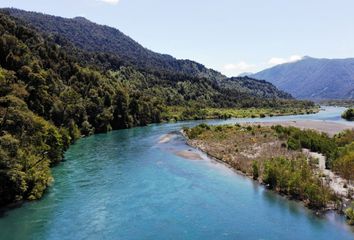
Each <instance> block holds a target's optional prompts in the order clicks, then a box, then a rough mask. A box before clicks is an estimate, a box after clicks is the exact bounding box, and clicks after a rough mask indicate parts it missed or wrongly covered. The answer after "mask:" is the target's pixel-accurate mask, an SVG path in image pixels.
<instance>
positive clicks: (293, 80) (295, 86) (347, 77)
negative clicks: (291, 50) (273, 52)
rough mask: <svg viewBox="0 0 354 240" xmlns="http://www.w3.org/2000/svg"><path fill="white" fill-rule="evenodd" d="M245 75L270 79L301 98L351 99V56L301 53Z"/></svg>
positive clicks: (353, 94) (353, 81)
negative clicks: (288, 60)
mask: <svg viewBox="0 0 354 240" xmlns="http://www.w3.org/2000/svg"><path fill="white" fill-rule="evenodd" d="M248 76H249V77H252V78H256V79H264V80H266V81H269V82H271V83H273V84H274V85H275V86H276V87H278V88H279V89H281V90H284V91H286V92H289V93H290V94H292V95H293V96H294V97H296V98H300V99H312V100H316V99H318V100H322V99H354V58H347V59H326V58H321V59H319V58H312V57H304V58H303V59H301V60H299V61H296V62H290V63H285V64H281V65H277V66H275V67H272V68H269V69H266V70H263V71H261V72H258V73H256V74H248Z"/></svg>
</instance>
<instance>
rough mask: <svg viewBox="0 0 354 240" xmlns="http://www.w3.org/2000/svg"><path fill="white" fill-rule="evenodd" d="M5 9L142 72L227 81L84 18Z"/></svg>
mask: <svg viewBox="0 0 354 240" xmlns="http://www.w3.org/2000/svg"><path fill="white" fill-rule="evenodd" d="M3 10H4V11H6V12H8V13H10V14H11V15H12V16H14V17H17V18H20V19H23V20H24V21H25V22H28V23H31V24H32V25H33V26H35V27H36V28H37V29H39V30H40V31H44V32H46V33H49V34H58V35H60V36H63V37H65V38H66V39H68V40H69V41H70V42H72V43H73V44H74V45H75V46H76V47H78V48H81V49H84V50H86V51H91V52H100V53H102V52H104V53H109V54H114V55H115V56H117V57H119V59H120V60H122V61H123V62H125V63H129V64H132V65H134V66H136V67H138V68H140V69H144V70H151V71H164V72H172V73H179V74H187V75H192V76H195V77H207V78H211V79H214V80H221V79H224V78H225V76H223V75H222V74H221V73H219V72H217V71H214V70H212V69H207V68H206V67H204V66H203V65H202V64H199V63H196V62H193V61H190V60H177V59H175V58H174V57H172V56H169V55H166V54H159V53H156V52H153V51H150V50H149V49H147V48H144V47H143V46H141V45H140V44H139V43H137V42H136V41H134V40H133V39H131V38H130V37H128V36H126V35H125V34H123V33H122V32H120V31H119V30H117V29H115V28H112V27H108V26H103V25H99V24H96V23H93V22H91V21H89V20H87V19H85V18H83V17H76V18H73V19H67V18H62V17H55V16H50V15H46V14H41V13H35V12H27V11H23V10H18V9H13V8H8V9H3Z"/></svg>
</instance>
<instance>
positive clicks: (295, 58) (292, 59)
mask: <svg viewBox="0 0 354 240" xmlns="http://www.w3.org/2000/svg"><path fill="white" fill-rule="evenodd" d="M301 59H302V57H301V56H299V55H292V56H290V57H288V58H278V57H272V58H271V59H269V61H268V64H269V65H271V66H274V65H279V64H283V63H289V62H296V61H299V60H301Z"/></svg>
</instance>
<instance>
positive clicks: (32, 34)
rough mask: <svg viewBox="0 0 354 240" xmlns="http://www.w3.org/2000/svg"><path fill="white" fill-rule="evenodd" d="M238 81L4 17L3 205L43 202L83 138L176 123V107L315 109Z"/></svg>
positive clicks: (0, 48)
mask: <svg viewBox="0 0 354 240" xmlns="http://www.w3.org/2000/svg"><path fill="white" fill-rule="evenodd" d="M232 81H234V82H237V84H236V85H234V86H235V87H231V88H230V87H227V88H226V87H225V88H224V87H222V86H220V84H218V83H217V82H216V81H215V79H211V78H205V77H203V78H201V77H198V76H195V75H193V74H192V75H187V74H184V73H183V74H182V73H179V72H175V73H172V72H169V71H160V72H159V71H157V70H156V69H146V70H141V69H140V70H139V69H138V68H137V67H135V66H131V65H127V64H126V63H123V62H122V61H121V59H120V58H118V57H117V56H115V55H112V54H108V53H95V52H86V51H84V50H83V49H79V48H76V47H75V46H74V45H73V44H71V43H70V42H69V41H68V40H66V39H65V38H63V37H62V36H58V35H53V34H52V35H47V34H43V33H41V32H39V31H37V30H36V29H35V28H32V27H29V25H28V24H27V23H24V22H22V21H20V20H18V19H15V18H13V17H10V16H8V15H7V14H0V206H3V205H6V204H8V203H11V202H14V201H19V200H23V199H30V200H32V199H38V198H40V197H41V196H42V194H43V192H44V190H45V189H46V187H47V186H48V185H49V184H50V183H51V181H52V177H51V172H50V167H51V166H53V165H55V164H57V163H59V162H60V161H61V160H62V158H63V152H64V151H65V150H66V149H67V148H68V146H69V145H70V144H71V143H73V142H74V141H75V140H76V139H78V138H80V137H81V136H85V135H90V134H94V133H101V132H107V131H110V130H114V129H122V128H129V127H133V126H144V125H147V124H149V123H153V122H154V123H158V122H161V121H168V120H170V119H172V118H174V116H173V115H172V114H169V111H168V109H170V108H171V107H177V109H179V110H178V111H179V112H182V113H183V114H180V115H181V116H183V117H182V118H181V119H189V118H195V117H196V116H197V117H198V116H199V110H200V109H203V108H218V109H219V108H243V107H262V108H274V109H281V110H284V109H292V108H298V109H300V108H311V107H313V106H314V105H313V103H311V102H306V101H296V100H293V99H289V98H290V96H288V95H286V94H285V95H284V93H283V92H280V91H278V90H277V89H276V88H275V87H274V86H273V85H271V84H268V83H262V82H259V81H258V82H257V84H256V85H255V86H256V87H255V88H252V86H251V85H252V84H250V82H252V81H257V80H252V79H247V78H245V79H242V78H239V79H236V80H235V79H234V80H232ZM282 97H285V98H286V99H285V98H282ZM191 111H193V112H191Z"/></svg>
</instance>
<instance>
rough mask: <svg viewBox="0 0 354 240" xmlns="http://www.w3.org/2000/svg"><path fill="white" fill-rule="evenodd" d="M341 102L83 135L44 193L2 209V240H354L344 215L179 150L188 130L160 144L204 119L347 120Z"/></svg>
mask: <svg viewBox="0 0 354 240" xmlns="http://www.w3.org/2000/svg"><path fill="white" fill-rule="evenodd" d="M343 110H344V109H343V108H333V107H326V108H325V111H321V112H320V113H318V114H314V115H302V116H286V117H273V118H264V119H230V120H210V121H189V122H179V123H165V124H153V125H150V126H148V127H142V128H133V129H127V130H119V131H114V132H110V133H107V134H98V135H95V136H91V137H88V138H84V139H81V140H79V141H78V142H77V143H76V144H74V145H72V146H71V147H70V149H69V150H68V151H67V152H66V154H65V161H64V162H63V163H61V164H60V165H59V166H57V167H55V168H54V169H53V175H54V178H55V182H54V183H53V186H52V187H50V188H49V189H48V191H47V192H46V194H45V196H44V197H43V199H41V200H39V201H35V202H28V203H25V204H23V205H22V206H21V207H19V208H16V209H12V210H10V211H7V212H5V213H4V214H3V216H2V217H1V218H0V239H6V240H11V239H19V240H20V239H36V240H37V239H95V240H96V239H124V240H125V239H127V240H130V239H137V240H141V239H154V240H159V239H161V240H167V239H247V240H248V239H264V240H276V239H279V240H283V239H294V240H295V239H296V240H297V239H316V240H321V239H329V240H335V239H338V240H347V239H348V240H349V239H354V232H353V229H352V228H350V227H349V226H347V225H346V224H345V219H344V217H343V216H339V215H337V214H334V213H329V214H327V215H325V216H316V215H315V214H314V213H313V212H311V211H310V210H308V209H306V208H304V207H303V206H302V205H301V204H300V203H298V202H295V201H289V200H287V199H286V198H284V197H281V196H279V195H277V194H275V193H273V192H271V191H268V190H266V189H265V188H264V187H263V186H260V185H258V184H256V183H254V182H253V181H252V180H250V179H248V178H246V177H243V176H241V175H239V174H237V173H235V172H234V171H233V170H231V169H230V168H228V167H227V166H225V165H223V164H221V163H218V162H215V161H213V160H211V159H209V158H208V157H207V156H205V155H203V154H202V156H203V160H199V161H198V160H188V159H184V158H183V157H179V156H177V155H175V154H174V153H175V152H176V151H179V150H188V149H189V150H190V147H188V146H187V145H186V144H185V142H184V140H183V139H182V137H181V136H175V137H174V138H173V139H172V140H171V141H170V142H168V143H164V144H159V143H158V142H159V139H160V138H161V136H163V135H164V134H166V133H169V132H172V131H178V130H180V129H181V127H183V126H193V125H195V124H198V123H200V122H208V123H211V124H224V123H235V122H244V121H281V120H300V119H312V120H327V121H335V122H342V123H345V121H344V120H341V119H340V113H341V112H343ZM347 124H349V123H347ZM353 126H354V125H353ZM193 151H195V150H193ZM200 154H201V153H200Z"/></svg>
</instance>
